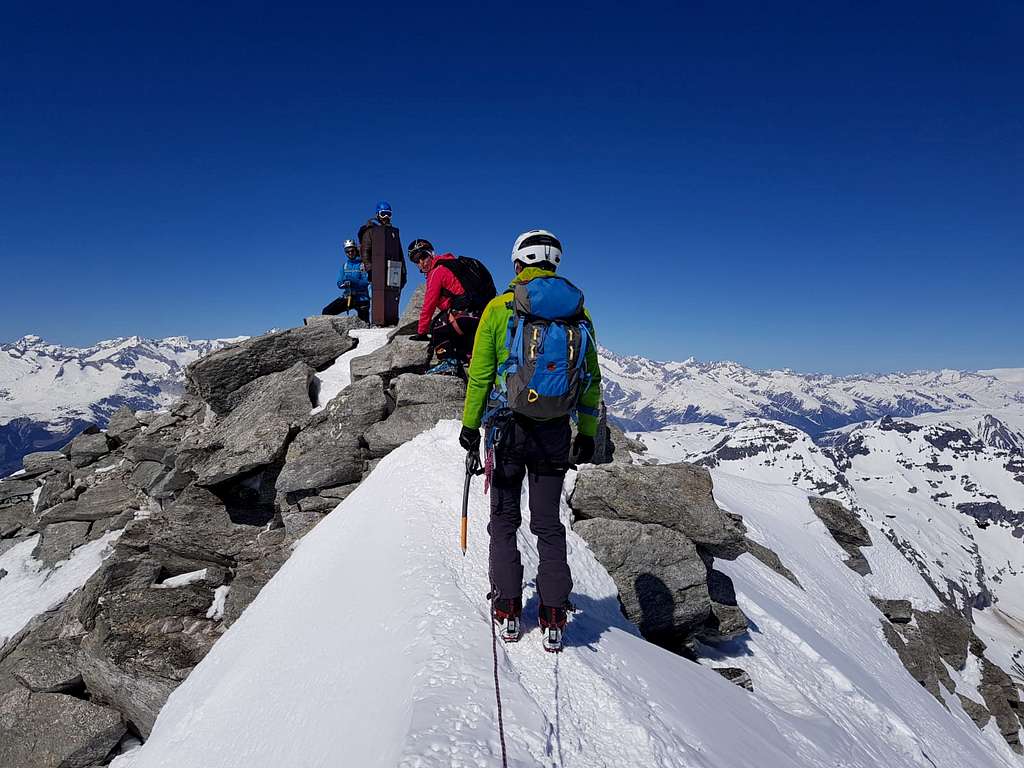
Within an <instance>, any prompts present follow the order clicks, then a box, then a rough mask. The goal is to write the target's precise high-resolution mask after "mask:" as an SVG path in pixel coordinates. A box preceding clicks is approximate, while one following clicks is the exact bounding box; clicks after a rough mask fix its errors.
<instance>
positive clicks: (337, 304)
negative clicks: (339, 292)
mask: <svg viewBox="0 0 1024 768" xmlns="http://www.w3.org/2000/svg"><path fill="white" fill-rule="evenodd" d="M352 309H354V310H355V311H356V314H357V315H359V319H360V320H362V321H363V322H364V323H368V322H370V297H369V296H363V295H359V296H342V297H340V298H337V299H335V300H334V301H332V302H331V303H330V304H328V305H327V306H326V307H324V311H323V312H321V313H320V314H322V315H340V314H341V313H342V312H348V311H349V310H352Z"/></svg>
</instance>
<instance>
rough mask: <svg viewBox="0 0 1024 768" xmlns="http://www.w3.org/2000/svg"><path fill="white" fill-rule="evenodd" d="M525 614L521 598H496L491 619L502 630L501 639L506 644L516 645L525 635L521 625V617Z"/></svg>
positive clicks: (492, 604)
mask: <svg viewBox="0 0 1024 768" xmlns="http://www.w3.org/2000/svg"><path fill="white" fill-rule="evenodd" d="M522 612H523V600H522V598H520V597H516V598H505V597H496V598H494V599H493V600H492V601H491V617H492V618H493V620H494V623H495V624H497V625H498V627H499V628H500V634H501V639H502V640H504V641H505V642H506V643H514V642H516V641H518V640H519V638H520V637H522V635H523V630H522V626H521V625H520V623H519V615H520V614H521V613H522Z"/></svg>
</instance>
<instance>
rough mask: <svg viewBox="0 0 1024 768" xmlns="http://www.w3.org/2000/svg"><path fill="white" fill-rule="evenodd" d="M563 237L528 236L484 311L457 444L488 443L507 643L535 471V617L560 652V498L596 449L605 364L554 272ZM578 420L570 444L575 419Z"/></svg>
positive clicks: (578, 296)
mask: <svg viewBox="0 0 1024 768" xmlns="http://www.w3.org/2000/svg"><path fill="white" fill-rule="evenodd" d="M561 259H562V245H561V243H559V241H558V239H557V238H556V237H555V236H554V235H553V234H551V233H550V232H547V231H545V230H531V231H529V232H524V233H523V234H521V235H520V236H519V237H518V238H517V239H516V242H515V246H514V247H513V249H512V264H513V266H514V268H515V271H516V277H515V279H514V280H513V281H512V283H511V285H509V288H508V290H507V291H506V292H505V293H503V294H501V295H499V296H497V297H496V298H495V299H493V300H492V301H491V302H490V303H489V304H488V305H487V306H486V308H485V309H484V311H483V314H482V316H481V318H480V325H479V327H478V328H477V332H476V340H475V342H474V345H473V357H472V360H471V362H470V366H469V382H468V385H467V389H466V404H465V408H464V410H463V415H462V424H463V427H462V433H461V434H460V436H459V442H460V443H461V444H462V446H463V447H464V448H465V449H466V450H467V451H469V452H471V453H478V452H479V450H480V427H481V425H482V426H483V427H484V428H485V432H486V436H487V441H486V448H487V459H486V462H485V467H486V468H487V474H488V479H489V481H490V484H491V519H490V524H489V525H488V527H487V530H488V533H489V534H490V540H491V541H490V579H491V593H490V595H489V597H490V599H491V609H492V616H493V619H494V621H495V622H496V623H497V624H498V625H499V626H500V627H501V636H502V638H503V639H504V640H506V641H509V642H514V641H516V640H518V639H519V637H520V624H519V616H520V613H521V612H522V594H523V565H522V561H521V559H520V556H519V549H518V547H517V546H516V536H517V533H518V530H519V525H520V523H521V522H522V516H521V512H520V498H521V495H522V486H523V479H524V478H526V477H528V478H529V490H530V530H531V531H532V532H533V534H534V535H535V536H536V537H537V550H538V553H539V555H540V565H539V567H538V570H537V591H538V592H539V593H540V625H541V628H542V630H543V632H544V648H545V649H546V650H548V651H553V652H557V651H560V650H561V649H562V632H563V630H564V628H565V624H566V611H567V609H570V608H571V604H570V603H569V593H570V592H571V591H572V576H571V574H570V573H569V564H568V562H567V560H566V545H565V526H563V525H562V522H561V521H560V519H559V501H560V499H561V494H562V483H563V481H564V480H565V473H566V471H567V470H568V469H569V468H570V467H571V466H572V465H573V464H585V463H587V462H589V461H590V460H591V459H592V458H593V455H594V436H595V435H596V434H597V423H598V411H599V409H600V406H601V372H600V370H599V368H598V363H597V344H596V342H595V340H594V328H593V322H592V320H591V318H590V314H589V313H588V312H587V311H586V309H585V308H584V306H583V293H582V292H581V291H580V290H579V289H578V288H576V286H574V285H573V284H572V283H570V282H569V281H568V280H566V279H564V278H563V277H561V276H559V275H556V274H555V270H556V269H557V268H558V266H559V263H560V262H561ZM573 416H576V417H577V418H578V434H577V436H576V439H575V441H572V445H571V447H570V441H571V434H572V433H571V427H570V418H571V417H573Z"/></svg>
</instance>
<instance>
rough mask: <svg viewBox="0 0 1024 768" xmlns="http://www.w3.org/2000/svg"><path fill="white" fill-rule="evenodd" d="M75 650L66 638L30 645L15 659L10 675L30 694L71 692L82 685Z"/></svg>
mask: <svg viewBox="0 0 1024 768" xmlns="http://www.w3.org/2000/svg"><path fill="white" fill-rule="evenodd" d="M26 645H28V643H26ZM19 650H20V649H19ZM77 651H78V649H77V648H76V647H75V646H74V645H73V644H72V643H70V642H68V641H66V640H64V641H57V642H52V643H48V644H47V645H45V646H42V647H36V648H32V649H31V650H30V651H29V652H27V653H25V654H24V655H22V656H20V658H18V659H17V661H16V663H15V665H14V670H13V676H14V678H15V679H16V680H17V681H18V682H19V683H21V684H22V685H24V686H25V687H26V688H28V689H29V690H30V691H32V692H34V693H65V692H67V691H72V690H74V689H76V688H78V687H79V686H81V685H82V675H81V673H80V672H79V671H78V667H77V666H76V665H75V655H76V653H77Z"/></svg>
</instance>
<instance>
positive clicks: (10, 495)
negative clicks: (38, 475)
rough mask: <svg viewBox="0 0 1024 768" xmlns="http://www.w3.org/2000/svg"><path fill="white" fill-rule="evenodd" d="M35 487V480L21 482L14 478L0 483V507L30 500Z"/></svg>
mask: <svg viewBox="0 0 1024 768" xmlns="http://www.w3.org/2000/svg"><path fill="white" fill-rule="evenodd" d="M37 487H38V486H37V483H36V481H35V480H21V479H20V478H16V477H15V478H8V479H7V480H3V481H0V507H2V506H4V505H7V504H17V503H19V502H22V501H25V500H26V499H29V498H31V497H32V494H33V493H35V492H36V488H37Z"/></svg>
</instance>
